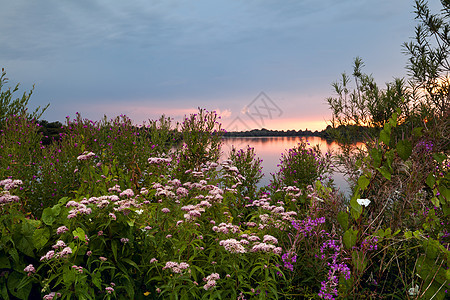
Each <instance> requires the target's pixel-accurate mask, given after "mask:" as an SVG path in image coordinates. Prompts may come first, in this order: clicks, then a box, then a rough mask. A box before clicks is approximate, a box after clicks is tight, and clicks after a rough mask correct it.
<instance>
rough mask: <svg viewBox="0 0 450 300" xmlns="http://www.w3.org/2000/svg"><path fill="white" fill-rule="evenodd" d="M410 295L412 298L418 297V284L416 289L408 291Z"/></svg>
mask: <svg viewBox="0 0 450 300" xmlns="http://www.w3.org/2000/svg"><path fill="white" fill-rule="evenodd" d="M408 294H409V295H410V296H416V295H418V294H419V286H418V285H417V284H416V286H415V287H413V288H410V289H409V290H408Z"/></svg>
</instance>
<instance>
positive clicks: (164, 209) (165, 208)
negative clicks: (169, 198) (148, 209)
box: [161, 207, 170, 214]
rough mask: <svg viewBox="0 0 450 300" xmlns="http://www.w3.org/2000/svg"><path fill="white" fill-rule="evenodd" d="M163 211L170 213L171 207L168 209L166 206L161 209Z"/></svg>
mask: <svg viewBox="0 0 450 300" xmlns="http://www.w3.org/2000/svg"><path fill="white" fill-rule="evenodd" d="M161 211H162V212H163V213H165V214H168V213H170V209H168V208H167V207H164V208H163V209H161Z"/></svg>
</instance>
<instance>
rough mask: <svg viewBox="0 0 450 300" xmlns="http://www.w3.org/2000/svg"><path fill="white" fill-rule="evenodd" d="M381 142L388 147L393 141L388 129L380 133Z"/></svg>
mask: <svg viewBox="0 0 450 300" xmlns="http://www.w3.org/2000/svg"><path fill="white" fill-rule="evenodd" d="M380 140H381V141H382V142H383V143H384V144H385V145H386V146H389V141H390V140H391V133H390V130H389V132H388V131H387V130H386V129H383V130H381V132H380Z"/></svg>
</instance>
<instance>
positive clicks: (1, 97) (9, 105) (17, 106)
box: [0, 68, 49, 128]
mask: <svg viewBox="0 0 450 300" xmlns="http://www.w3.org/2000/svg"><path fill="white" fill-rule="evenodd" d="M7 83H8V78H6V72H5V69H4V68H2V75H1V76H0V128H2V127H3V122H4V121H5V120H6V119H7V118H9V117H10V116H22V117H25V118H27V119H28V120H37V119H39V118H40V117H41V116H42V114H43V113H44V112H45V110H46V109H47V108H48V106H49V104H48V105H47V106H45V107H44V108H42V109H41V108H40V107H38V108H36V110H35V111H33V112H32V113H28V112H27V110H28V107H27V106H28V102H29V101H30V97H31V94H32V93H33V89H34V86H33V89H32V90H31V91H30V92H29V93H28V94H27V93H23V95H22V97H19V98H16V99H13V97H14V93H15V92H17V91H18V90H19V84H17V85H16V86H15V87H14V88H11V87H9V88H8V89H7V90H3V91H2V89H3V87H4V85H6V84H7Z"/></svg>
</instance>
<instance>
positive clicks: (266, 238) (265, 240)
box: [263, 235, 278, 245]
mask: <svg viewBox="0 0 450 300" xmlns="http://www.w3.org/2000/svg"><path fill="white" fill-rule="evenodd" d="M263 243H271V244H275V245H276V244H278V240H277V239H276V238H275V237H273V236H271V235H265V236H264V238H263Z"/></svg>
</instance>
